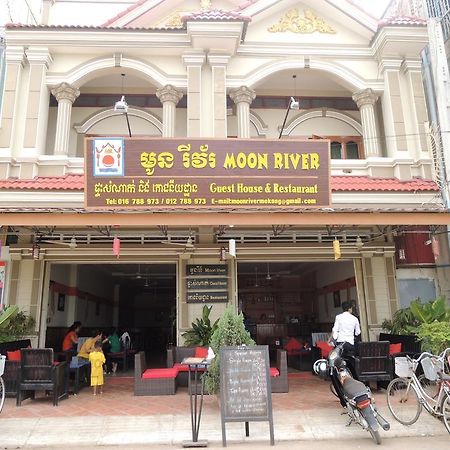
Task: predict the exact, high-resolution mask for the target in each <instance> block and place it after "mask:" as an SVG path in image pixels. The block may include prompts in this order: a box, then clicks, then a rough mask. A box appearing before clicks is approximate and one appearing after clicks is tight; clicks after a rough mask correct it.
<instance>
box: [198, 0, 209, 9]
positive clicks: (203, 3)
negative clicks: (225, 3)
mask: <svg viewBox="0 0 450 450" xmlns="http://www.w3.org/2000/svg"><path fill="white" fill-rule="evenodd" d="M200 8H201V9H202V10H209V9H211V0H200Z"/></svg>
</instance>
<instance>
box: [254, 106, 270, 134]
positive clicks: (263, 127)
mask: <svg viewBox="0 0 450 450" xmlns="http://www.w3.org/2000/svg"><path fill="white" fill-rule="evenodd" d="M250 122H251V123H252V124H253V126H254V127H255V128H256V133H257V134H258V136H263V137H265V136H266V135H267V132H268V131H269V127H268V126H267V124H266V123H264V121H263V120H262V118H261V117H260V116H259V115H258V114H256V113H255V112H254V111H250Z"/></svg>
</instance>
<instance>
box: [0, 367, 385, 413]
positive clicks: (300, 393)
mask: <svg viewBox="0 0 450 450" xmlns="http://www.w3.org/2000/svg"><path fill="white" fill-rule="evenodd" d="M292 376H293V377H292V378H290V379H289V393H288V394H273V396H272V402H273V409H274V411H277V410H285V411H286V410H288V411H289V410H290V411H292V410H311V409H317V408H336V407H338V401H337V399H336V398H335V397H334V396H333V395H332V394H331V392H330V390H329V383H328V382H325V381H323V380H321V379H319V378H317V377H315V376H313V375H311V374H309V373H307V372H304V373H298V374H293V375H292ZM133 382H134V380H133V377H131V376H117V377H105V386H104V393H103V394H102V395H97V396H93V395H92V391H91V388H90V387H84V388H83V389H81V390H80V392H79V394H78V395H76V396H75V395H70V396H69V398H68V399H65V400H61V401H60V403H59V406H58V407H54V406H53V404H52V401H51V398H48V397H47V398H46V397H45V395H44V393H39V394H38V395H37V397H36V399H35V400H31V399H30V400H25V401H23V402H22V406H21V407H19V408H17V407H16V405H15V399H13V398H7V399H6V402H5V407H4V409H3V412H2V414H1V417H2V418H21V417H22V418H32V417H35V418H42V417H61V416H65V417H75V416H149V415H160V414H185V413H187V412H188V411H189V396H188V395H187V388H183V387H179V388H178V389H177V393H176V394H175V395H165V396H156V397H135V396H134V395H133ZM381 392H382V391H381ZM381 392H380V393H376V394H375V395H376V397H379V396H380V397H381V398H384V395H382V394H381ZM218 410H219V406H218V401H217V399H216V397H215V396H205V397H204V412H205V413H208V412H214V411H218Z"/></svg>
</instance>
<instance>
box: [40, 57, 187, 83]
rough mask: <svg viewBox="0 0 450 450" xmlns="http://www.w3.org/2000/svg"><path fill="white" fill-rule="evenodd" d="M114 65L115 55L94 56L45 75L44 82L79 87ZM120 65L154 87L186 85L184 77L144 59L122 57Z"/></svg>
mask: <svg viewBox="0 0 450 450" xmlns="http://www.w3.org/2000/svg"><path fill="white" fill-rule="evenodd" d="M114 67H116V58H115V56H111V57H109V58H101V59H97V58H96V59H93V60H90V61H87V62H85V63H82V64H81V65H79V66H77V67H75V68H73V69H71V70H70V71H68V72H66V73H63V74H59V75H47V78H46V83H47V85H50V86H55V85H57V84H59V83H62V82H66V83H69V84H73V85H74V86H76V87H80V86H82V85H83V84H84V83H86V82H87V81H89V80H90V79H91V78H95V76H97V75H98V74H97V72H100V71H104V70H105V69H112V68H114ZM120 67H122V68H127V69H130V70H132V71H135V72H136V73H137V74H140V75H141V76H143V77H145V78H147V79H149V80H150V81H151V82H152V83H153V84H154V85H156V87H162V86H165V85H166V84H172V85H174V86H176V87H178V88H183V87H186V79H185V78H184V77H183V78H182V79H175V78H172V77H169V76H168V75H167V74H166V73H164V72H162V71H161V70H159V69H158V68H157V67H155V66H153V65H151V64H148V63H146V62H144V61H140V60H137V59H131V58H122V59H121V66H120Z"/></svg>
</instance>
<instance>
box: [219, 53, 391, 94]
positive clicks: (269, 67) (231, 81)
mask: <svg viewBox="0 0 450 450" xmlns="http://www.w3.org/2000/svg"><path fill="white" fill-rule="evenodd" d="M309 68H310V69H316V70H322V71H324V72H328V73H330V74H332V75H333V76H335V77H338V78H340V79H341V80H343V81H344V82H345V85H346V86H347V87H348V88H349V89H350V90H352V91H357V90H362V89H365V88H368V87H371V88H372V89H374V90H383V89H384V82H383V81H372V82H370V81H368V80H366V79H364V78H361V76H360V75H359V74H358V73H356V72H354V71H352V70H350V69H348V68H347V67H344V66H342V65H340V64H337V63H335V62H333V61H325V60H323V59H313V58H311V59H310V60H309ZM292 69H305V61H304V59H303V58H296V59H286V58H281V59H279V60H277V61H273V62H270V63H267V64H264V65H262V66H260V67H258V68H257V69H255V70H254V71H253V72H251V73H250V74H249V75H247V76H245V77H239V78H238V77H236V78H232V77H228V78H227V87H228V88H235V89H238V88H239V87H240V86H248V87H253V86H255V85H256V84H258V83H259V82H261V81H262V80H263V79H264V78H267V77H269V76H271V75H273V74H274V73H277V72H281V71H283V70H292Z"/></svg>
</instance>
